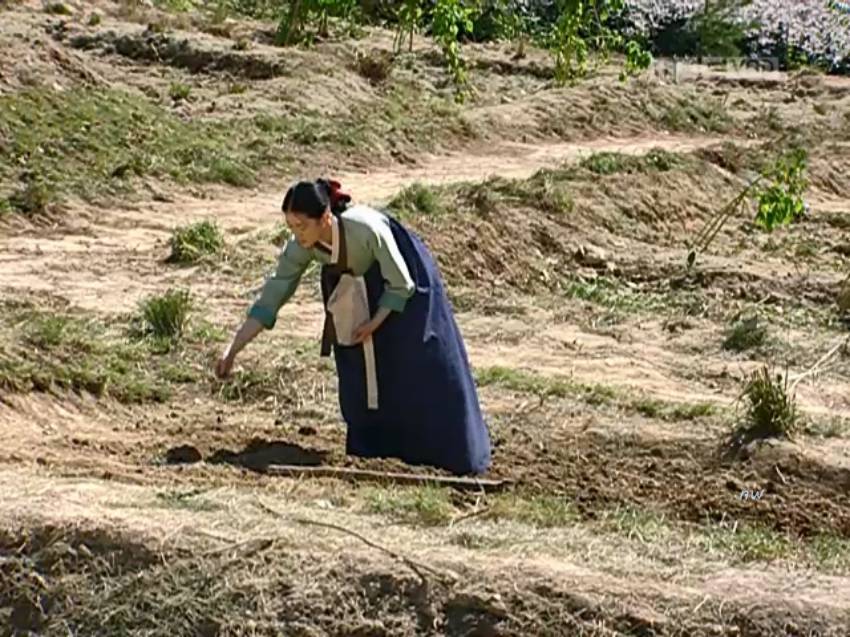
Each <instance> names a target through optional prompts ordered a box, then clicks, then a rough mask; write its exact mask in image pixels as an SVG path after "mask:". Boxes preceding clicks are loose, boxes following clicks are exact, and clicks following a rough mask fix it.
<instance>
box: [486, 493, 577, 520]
mask: <svg viewBox="0 0 850 637" xmlns="http://www.w3.org/2000/svg"><path fill="white" fill-rule="evenodd" d="M486 517H491V518H496V519H508V520H515V521H517V522H521V523H523V524H528V525H531V526H535V527H538V528H556V527H564V526H570V525H572V524H575V523H576V522H578V521H580V519H581V518H580V516H579V514H578V512H577V511H576V509H575V507H574V506H573V503H572V501H571V500H569V499H568V498H566V497H558V496H554V495H546V494H532V493H519V492H518V493H510V494H504V495H498V496H496V497H495V498H494V501H493V503H492V505H491V508H490V511H489V512H488V513H487V516H486Z"/></svg>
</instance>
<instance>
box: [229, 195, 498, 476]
mask: <svg viewBox="0 0 850 637" xmlns="http://www.w3.org/2000/svg"><path fill="white" fill-rule="evenodd" d="M350 200H351V197H349V196H348V195H346V194H343V193H341V192H340V191H339V184H338V183H337V182H335V181H327V180H322V179H320V180H318V181H316V182H309V181H303V182H299V183H297V184H295V185H294V186H292V187H291V188H290V189H289V190H288V191H287V193H286V196H285V197H284V199H283V205H282V210H283V212H284V214H285V215H286V222H287V225H288V226H289V228H290V229H291V230H292V233H293V235H294V237H293V239H291V240H290V241H289V242H288V243H287V244H286V246H285V247H284V249H283V250H282V252H281V254H280V257H279V259H278V264H277V270H276V272H275V274H274V275H273V276H272V277H270V278H269V279H268V280H267V281H266V283H265V285H264V286H263V289H262V292H261V294H260V296H259V298H258V299H257V301H256V302H255V303H254V304H253V305H252V306H251V308H250V310H249V311H248V317H247V319H246V320H245V322H244V323H243V325H242V326H241V327H240V328H239V330H238V331H237V333H236V335H235V336H234V338H233V341H232V343H231V344H230V345H229V347H228V348H227V349H226V350H225V352H224V354H223V356H222V357H221V359H220V360H219V361H218V365H217V369H216V372H217V374H218V375H219V377H225V376H227V375H229V373H230V370H231V368H232V367H233V362H234V359H235V357H236V355H237V354H238V353H239V351H240V350H241V349H242V348H244V347H245V345H247V344H248V342H250V341H251V340H252V339H253V338H254V337H255V336H257V334H259V333H260V332H261V331H262V330H263V329H271V328H272V327H274V325H275V322H276V319H277V314H278V311H279V310H280V307H281V306H282V305H283V304H284V303H286V302H287V301H288V300H289V299H290V298H291V297H292V295H293V293H294V292H295V289H296V288H297V286H298V284H299V281H300V280H301V276H302V274H303V272H304V270H305V269H306V268H307V266H308V265H309V264H310V262H311V261H313V260H314V259H317V260H318V261H319V262H320V263H322V264H323V267H322V298H323V301H324V304H325V310H326V314H325V328H324V332H323V336H322V355H323V356H328V355H330V349H331V346H332V347H333V351H334V358H335V361H336V369H337V375H338V378H339V402H340V408H341V410H342V415H343V418H344V419H345V421H346V423H347V425H348V435H347V441H346V451H347V453H349V454H351V455H355V456H361V457H372V458H375V457H393V458H399V459H401V460H403V461H405V462H407V463H408V464H424V465H432V466H436V467H440V468H443V469H446V470H448V471H450V472H452V473H455V474H459V475H461V474H480V473H482V472H484V471H485V470H486V469H487V468H488V466H489V464H490V438H489V433H488V430H487V426H486V424H485V422H484V419H483V416H482V413H481V409H480V406H479V402H478V394H477V390H476V388H475V383H474V381H473V378H472V374H471V371H470V367H469V361H468V359H467V354H466V349H465V346H464V343H463V340H462V338H461V335H460V331H459V330H458V326H457V324H456V322H455V319H454V315H453V313H452V309H451V306H450V304H449V300H448V298H447V297H446V293H445V290H444V289H443V283H442V280H441V277H440V274H439V271H438V269H437V265H436V263H435V262H434V260H433V259H432V257H431V255H430V253H429V252H428V249H427V248H426V247H425V245H424V244H423V242H422V241H421V240H420V239H419V237H417V236H416V235H415V234H414V233H412V232H410V231H409V230H407V229H406V228H404V226H402V225H401V224H400V223H399V222H398V221H396V220H395V219H393V218H392V217H390V216H387V215H385V214H384V213H382V212H379V211H377V210H375V209H373V208H370V207H368V206H362V205H358V206H353V207H351V208H349V207H348V202H349V201H350Z"/></svg>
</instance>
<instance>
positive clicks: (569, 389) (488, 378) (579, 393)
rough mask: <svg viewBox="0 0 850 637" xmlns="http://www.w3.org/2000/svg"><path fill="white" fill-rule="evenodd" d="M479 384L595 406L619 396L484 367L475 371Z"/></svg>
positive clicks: (605, 389)
mask: <svg viewBox="0 0 850 637" xmlns="http://www.w3.org/2000/svg"><path fill="white" fill-rule="evenodd" d="M475 377H476V382H477V383H478V384H479V385H481V386H482V387H484V386H487V385H497V386H499V387H505V388H507V389H511V390H513V391H518V392H525V393H531V394H537V395H538V396H541V397H556V398H565V397H570V396H571V397H576V398H579V399H583V400H585V401H586V402H588V403H589V404H592V405H602V404H608V403H611V402H613V401H614V399H615V398H616V396H617V394H616V392H615V391H614V390H613V389H612V388H610V387H604V386H602V385H582V384H578V383H573V382H571V381H567V380H562V379H557V378H549V377H546V376H542V375H538V374H533V373H529V372H524V371H520V370H515V369H510V368H508V367H485V368H481V369H478V370H476V373H475Z"/></svg>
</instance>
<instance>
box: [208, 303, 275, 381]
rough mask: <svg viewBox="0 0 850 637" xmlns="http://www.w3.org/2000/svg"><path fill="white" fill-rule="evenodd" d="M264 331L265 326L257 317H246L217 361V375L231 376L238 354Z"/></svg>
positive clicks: (222, 376) (220, 376) (221, 376)
mask: <svg viewBox="0 0 850 637" xmlns="http://www.w3.org/2000/svg"><path fill="white" fill-rule="evenodd" d="M262 331H263V326H262V325H261V324H260V323H259V322H258V321H257V320H256V319H253V318H248V319H246V320H245V322H244V323H242V325H241V326H240V327H239V329H238V330H237V332H236V334H235V335H234V337H233V341H232V342H231V343H230V345H228V346H227V349H226V350H224V353H223V354H222V355H221V358H219V359H218V361H217V362H216V364H215V375H216V376H218V377H219V378H227V377H228V376H230V372H231V370H232V369H233V363H234V361H235V360H236V355H237V354H238V353H239V352H240V351H241V350H242V348H244V347H245V346H246V345H247V344H248V343H250V342H251V341H252V340H254V338H255V337H256V336H257V334H259V333H260V332H262Z"/></svg>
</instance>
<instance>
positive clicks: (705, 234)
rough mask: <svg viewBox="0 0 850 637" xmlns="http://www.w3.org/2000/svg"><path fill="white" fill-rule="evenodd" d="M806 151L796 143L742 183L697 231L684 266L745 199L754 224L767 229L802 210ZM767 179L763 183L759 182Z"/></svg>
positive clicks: (787, 222) (707, 243)
mask: <svg viewBox="0 0 850 637" xmlns="http://www.w3.org/2000/svg"><path fill="white" fill-rule="evenodd" d="M807 157H808V153H807V152H806V150H805V149H803V148H800V147H796V148H792V149H791V150H790V151H787V152H785V153H783V154H782V155H780V156H779V157H778V158H777V159H776V160H774V161H773V162H771V163H769V164H768V166H767V168H765V169H763V170H762V171H761V173H760V174H759V175H758V177H756V178H755V179H754V180H752V181H751V182H750V183H749V184H748V185H747V186H746V187H744V188H743V189H742V190H741V191H740V192H739V193H738V194H737V195H736V196H735V197H734V198H733V199H732V200H731V201H730V202H728V203H727V204H726V205H725V206H724V207H723V208H721V209H720V211H718V212H717V213H716V214H715V215H714V216H713V217H712V218H711V219H709V220H708V221H707V222H706V224H705V225H704V226H703V227H702V229H701V230H700V231H699V233H697V236H696V238H695V240H694V241H693V242H692V244H691V248H690V250H689V252H688V259H687V263H688V267H691V266H693V264H694V262H695V261H696V254H697V251H701V250H705V249H706V248H707V247H708V246H709V244H710V243H711V242H712V241H713V240H714V238H715V237H716V236H717V234H718V233H719V232H720V229H721V228H722V227H723V225H724V224H725V223H726V221H727V220H728V219H729V218H730V217H731V216H733V215H734V214H735V213H736V212H737V211H738V210H739V209H740V208H741V207H743V206H744V205H746V203H747V201H748V199H753V200H754V201H755V203H756V205H757V212H756V217H755V224H756V225H757V226H759V227H761V228H763V229H764V230H766V231H768V232H770V231H772V230H774V229H775V228H777V227H779V226H782V225H787V224H790V223H792V222H794V221H796V220H797V219H798V218H800V217H801V216H802V215H803V214H805V211H806V204H805V202H804V201H803V193H804V192H805V190H806V188H807V187H808V180H807V179H806V177H805V171H806V160H807ZM766 180H770V181H769V183H768V184H767V185H766V186H763V185H762V183H763V182H764V181H766Z"/></svg>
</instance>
